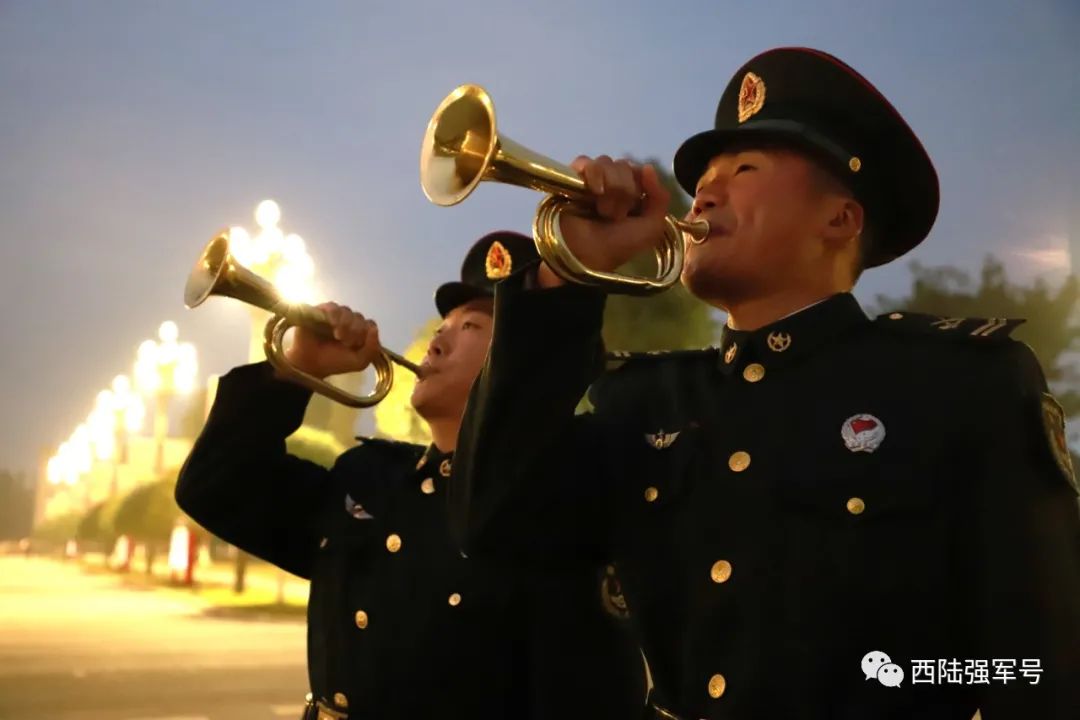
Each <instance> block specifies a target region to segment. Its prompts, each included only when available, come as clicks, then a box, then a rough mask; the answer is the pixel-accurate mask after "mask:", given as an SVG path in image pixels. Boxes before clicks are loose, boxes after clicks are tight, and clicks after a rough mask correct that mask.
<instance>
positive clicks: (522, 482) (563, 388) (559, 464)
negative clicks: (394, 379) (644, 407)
mask: <svg viewBox="0 0 1080 720" xmlns="http://www.w3.org/2000/svg"><path fill="white" fill-rule="evenodd" d="M530 269H531V268H529V269H526V270H525V271H522V272H519V273H517V274H515V275H512V276H511V277H509V278H507V279H506V280H504V281H503V282H501V283H499V285H498V286H497V289H496V297H495V320H494V331H493V337H492V345H491V351H490V353H489V355H488V359H487V363H486V364H485V367H484V369H483V370H482V372H481V374H480V376H479V378H478V379H477V382H476V384H475V385H474V386H473V388H472V393H471V395H470V399H469V402H468V405H467V408H466V411H465V416H464V419H463V423H462V427H461V434H460V436H459V439H458V445H457V450H456V451H455V453H454V472H453V479H452V482H451V487H450V492H449V503H450V517H451V528H452V531H453V532H454V535H455V538H456V540H457V541H458V543H459V544H460V546H461V548H462V551H463V552H464V553H465V554H466V555H468V556H469V557H478V558H485V559H487V560H489V561H496V562H499V561H502V562H506V563H509V564H512V565H515V566H520V565H521V564H522V563H525V564H527V565H528V566H530V567H534V568H539V567H543V566H544V565H546V564H548V563H554V564H555V565H557V566H559V567H565V565H566V564H567V563H572V564H583V563H588V564H590V565H591V564H595V563H596V562H597V558H598V557H599V553H601V552H603V548H602V546H603V544H604V543H605V539H606V535H607V534H606V531H605V524H606V516H607V513H605V512H603V510H602V503H603V495H604V487H605V486H606V480H605V475H604V468H603V462H602V460H603V453H602V452H601V451H600V445H599V438H598V434H599V421H598V419H597V416H596V415H594V414H583V415H575V408H576V407H577V405H578V403H579V401H580V400H581V399H582V397H583V395H584V393H585V391H586V389H587V388H588V386H589V384H590V382H591V381H592V380H593V379H594V378H595V377H596V376H597V375H598V374H599V373H600V371H601V370H602V368H603V356H604V354H603V344H602V341H601V338H600V329H601V324H602V320H603V310H604V296H603V295H602V294H601V293H598V292H596V291H594V290H591V289H587V288H582V287H577V286H570V285H566V286H562V287H559V288H552V289H536V290H533V289H525V287H524V285H525V282H526V278H527V277H528V273H529V270H530Z"/></svg>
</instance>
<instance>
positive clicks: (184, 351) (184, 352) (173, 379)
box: [132, 321, 198, 474]
mask: <svg viewBox="0 0 1080 720" xmlns="http://www.w3.org/2000/svg"><path fill="white" fill-rule="evenodd" d="M179 335H180V331H179V329H178V328H177V327H176V323H174V322H172V321H166V322H163V323H161V326H160V327H159V328H158V341H157V342H155V341H154V340H145V341H144V342H143V343H142V344H141V345H139V350H138V354H137V355H136V359H135V385H136V387H138V389H139V391H140V392H142V393H144V394H146V395H152V396H153V397H154V439H155V443H156V450H155V456H154V472H155V473H156V474H161V472H162V471H163V470H164V466H165V435H166V433H167V430H168V417H167V415H166V410H167V409H168V400H169V398H170V397H172V396H173V395H186V394H187V393H190V392H191V391H192V390H194V389H195V374H196V372H197V371H198V363H197V361H196V357H195V346H194V345H192V344H191V343H189V342H183V343H178V342H177V338H178V337H179ZM132 413H133V414H132V417H133V418H134V417H135V416H137V415H138V412H137V411H132Z"/></svg>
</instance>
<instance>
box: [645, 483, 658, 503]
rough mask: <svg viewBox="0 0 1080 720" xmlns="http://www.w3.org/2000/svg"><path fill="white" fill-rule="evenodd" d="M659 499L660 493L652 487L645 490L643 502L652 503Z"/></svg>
mask: <svg viewBox="0 0 1080 720" xmlns="http://www.w3.org/2000/svg"><path fill="white" fill-rule="evenodd" d="M658 497H660V491H659V490H657V489H656V488H654V487H647V488H645V502H653V501H654V500H656V498H658Z"/></svg>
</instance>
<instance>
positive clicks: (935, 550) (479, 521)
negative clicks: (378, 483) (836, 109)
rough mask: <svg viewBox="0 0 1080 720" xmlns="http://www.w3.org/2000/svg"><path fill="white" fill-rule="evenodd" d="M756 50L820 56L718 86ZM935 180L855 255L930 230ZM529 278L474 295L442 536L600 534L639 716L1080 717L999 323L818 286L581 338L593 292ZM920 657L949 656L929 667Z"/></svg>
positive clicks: (481, 548) (556, 549)
mask: <svg viewBox="0 0 1080 720" xmlns="http://www.w3.org/2000/svg"><path fill="white" fill-rule="evenodd" d="M781 61H782V62H783V63H796V64H798V63H804V62H810V63H812V64H813V63H818V64H820V63H827V64H829V72H834V73H835V72H836V70H837V68H836V67H835V66H833V65H832V62H833V61H832V60H831V59H829V58H828V57H827V56H823V55H821V54H814V55H812V56H811V55H808V54H806V55H804V54H801V53H797V52H796V53H792V52H790V51H787V54H786V55H784V54H783V53H781V57H780V58H777V57H770V58H768V62H763V63H760V66H761V67H759V66H751V67H750V68H749V69H747V68H744V70H743V71H742V72H741V73H740V76H737V78H736V81H735V84H734V88H733V89H732V88H729V92H735V93H736V96H737V97H741V100H738V101H737V104H738V105H740V106H742V105H747V106H748V107H749V108H750V109H752V108H753V106H754V105H755V104H757V103H756V102H755V99H756V98H755V91H753V90H751V91H749V92H746V91H745V89H744V88H742V87H740V84H739V80H738V78H739V77H745V74H746V73H753V74H754V77H756V78H757V79H758V81H761V82H763V83H764V82H768V80H769V78H770V77H772V75H773V74H776V73H779V72H780V71H781V70H782V67H781V66H780V65H774V64H773V63H778V62H781ZM770 67H772V71H773V72H771V73H770V71H769V70H768V68H770ZM800 67H801V66H800ZM841 69H842V70H843V72H842V73H841V75H846V74H847V73H849V72H851V73H853V71H850V69H844V68H841ZM754 70H757V72H754ZM800 72H803V73H804V74H805V75H807V76H808V77H812V76H814V75H815V72H816V71H815V70H814V69H813V67H811V68H810V70H807V69H806V68H802V67H801V69H800ZM796 74H798V73H796ZM804 79H805V78H804ZM859 80H860V83H861V82H864V81H862V80H861V78H859ZM829 82H831V81H828V82H825V84H824V86H821V85H819V90H821V91H822V92H825V91H827V90H828V89H835V88H832V87H831V86H830V85H829ZM745 84H746V83H745V82H744V83H743V85H745ZM796 85H798V86H799V87H801V86H802V85H801V84H800V83H797V84H796ZM777 86H778V88H779V87H782V83H779V82H778V83H777ZM859 88H861V85H860V86H859V87H857V88H856V89H854V90H852V91H851V92H854V93H860V92H862V93H869V90H865V89H859ZM760 92H761V93H764V90H763V89H761V90H760ZM772 97H773V99H774V101H775V102H777V103H778V104H779V105H780V106H781V107H782V108H783V107H786V111H785V112H791V113H794V110H793V106H792V105H791V104H787V105H785V103H784V100H785V99H786V98H785V97H784V95H783V93H782V92H774V93H773V95H772ZM727 101H728V98H727V95H725V100H723V101H722V102H721V105H722V106H723V105H724V103H725V102H727ZM865 101H866V102H874V103H876V102H878V99H877V97H871V98H869V99H866V100H865ZM732 102H736V101H732ZM766 103H767V101H766ZM796 105H797V104H796ZM855 105H856V107H854V108H853V112H854V113H855V114H856V115H858V114H859V113H858V111H859V109H860V108H859V107H858V102H857V101H855ZM732 108H734V105H732ZM760 110H761V108H760V107H759V108H758V110H757V111H760ZM757 111H755V112H757ZM742 114H743V113H740V115H742ZM752 116H753V113H750V115H748V116H747V118H749V117H752ZM904 127H905V128H906V126H904ZM894 129H895V128H894ZM810 135H812V133H811V134H810ZM806 136H807V135H804V136H802V137H803V139H805V137H806ZM849 139H850V138H849ZM714 140H715V138H714ZM894 140H896V138H894V137H893V136H892V135H890V133H888V132H886V133H885V134H884V136H883V139H882V142H884V141H894ZM800 142H801V141H800ZM897 142H898V144H900V145H904V142H903V138H900V139H899V140H898V141H897ZM837 146H838V147H839V144H837ZM908 149H910V143H909V144H908ZM889 152H892V150H890V151H889ZM836 154H837V157H843V152H840V151H837V153H836ZM865 157H867V158H873V157H881V155H880V153H875V152H874V149H873V148H868V149H867V151H866V152H865ZM905 162H906V161H905ZM855 165H857V164H856V163H850V166H851V167H855ZM863 167H865V166H863ZM860 169H861V168H860ZM684 170H685V168H684ZM852 172H854V170H852ZM691 174H692V172H691ZM684 175H685V173H684ZM924 175H925V173H924ZM901 180H902V179H901ZM694 181H695V182H696V177H695V179H694ZM898 182H899V181H898ZM877 189H878V190H880V188H877ZM915 194H916V195H918V191H916V193H915ZM932 195H933V197H930V196H927V202H923V203H919V202H915V201H912V200H911V198H910V197H908V198H907V199H906V200H905V202H908V203H913V204H912V205H911V207H915V208H916V209H918V210H919V212H918V215H917V216H916V217H910V218H907V219H906V220H905V221H904V222H903V223H901V226H902V228H901V229H902V230H903V231H902V232H899V233H897V234H889V233H888V232H887V231H888V228H887V227H885V228H883V230H885V232H884V233H883V234H882V235H881V237H880V238H879V241H880V243H881V244H879V245H878V246H877V247H876V248H875V250H874V252H875V255H874V256H873V257H871V258H870V264H874V263H878V264H880V262H885V261H887V260H888V259H889V258H890V257H894V256H896V255H898V254H900V253H902V252H903V251H904V250H905V249H906V248H905V245H906V246H907V247H910V246H911V244H913V243H912V238H914V237H915V236H917V235H918V233H919V232H921V231H920V230H919V229H918V228H919V227H923V228H928V221H927V214H928V213H929V214H932V212H931V209H932V210H933V211H936V188H935V192H934V193H932ZM883 217H889V215H888V213H885V214H884V215H883ZM916 241H917V240H916ZM530 277H531V273H530V271H528V270H526V271H524V272H522V273H520V274H518V275H515V276H514V277H511V278H510V279H509V280H507V281H506V282H504V283H503V284H501V285H500V287H499V290H498V292H497V298H496V314H495V318H496V326H495V333H494V340H493V345H492V351H491V354H490V356H489V361H488V366H487V367H486V368H485V371H484V372H483V373H482V375H481V378H480V381H479V382H478V384H477V386H476V387H475V388H474V393H473V396H472V398H471V399H470V404H469V410H468V412H467V415H466V421H465V424H464V426H463V428H462V434H461V438H460V441H459V445H458V458H457V462H456V464H455V468H454V477H453V481H452V485H451V489H450V492H451V503H452V507H453V508H454V510H453V516H454V527H455V532H456V534H457V535H458V536H459V537H460V538H461V540H462V543H463V545H464V547H465V549H466V551H467V552H468V553H469V554H470V556H471V557H477V558H479V557H484V558H490V559H491V560H492V561H493V562H502V563H503V565H504V566H505V567H508V568H509V567H514V566H515V565H518V566H520V565H537V566H543V567H561V568H563V569H565V570H566V571H567V572H574V571H575V570H574V568H580V567H582V566H588V565H589V564H591V563H597V562H602V561H603V560H604V559H605V558H608V557H613V558H614V560H615V566H616V567H617V570H618V573H619V577H620V580H621V582H622V588H623V590H624V592H625V598H626V602H627V606H628V608H629V611H630V613H631V617H632V620H633V622H634V624H635V626H636V628H637V630H638V632H639V635H640V639H641V643H642V646H643V649H644V653H645V655H646V658H647V660H648V663H649V667H650V669H651V674H652V678H653V680H654V682H655V688H654V690H653V692H652V695H651V698H650V701H651V705H652V707H653V712H654V713H655V716H656V717H658V718H684V719H685V720H690V719H691V718H712V719H716V720H719V719H721V718H723V719H727V720H742V719H748V718H791V719H794V718H806V719H808V720H810V719H813V720H849V719H850V720H855V719H856V718H858V719H860V720H861V719H863V718H875V719H899V718H920V719H931V720H936V719H944V718H949V719H955V720H969V718H971V717H972V715H973V713H974V712H975V710H976V709H977V708H981V710H982V713H983V718H984V720H999V719H1000V718H1017V719H1019V718H1036V717H1037V718H1063V719H1064V718H1076V717H1077V716H1078V713H1080V513H1078V504H1077V487H1076V482H1075V479H1074V474H1073V470H1072V467H1071V463H1070V460H1069V453H1068V448H1067V447H1066V445H1065V439H1064V438H1065V436H1064V428H1063V420H1062V414H1061V412H1060V407H1059V406H1057V405H1056V403H1055V402H1054V400H1053V398H1052V397H1050V395H1049V394H1048V393H1047V388H1046V383H1045V380H1044V378H1043V375H1042V372H1041V370H1040V368H1039V366H1038V363H1037V361H1036V360H1035V358H1034V356H1033V355H1032V353H1031V352H1030V350H1029V349H1028V348H1027V347H1026V346H1024V345H1023V344H1021V343H1018V342H1016V341H1014V340H1012V339H1010V338H1009V337H1008V336H1009V333H1010V332H1011V330H1012V328H1013V327H1015V325H1016V324H1018V321H1015V320H1009V319H1002V318H986V319H975V318H938V317H929V316H920V315H911V314H907V313H903V312H897V313H890V314H887V315H884V316H882V317H880V318H878V319H876V320H871V319H870V318H868V317H867V316H866V315H865V314H864V313H863V311H862V310H861V308H860V307H859V305H858V303H857V302H856V301H855V299H854V298H853V297H852V296H851V295H850V294H846V293H841V294H837V295H834V296H832V297H829V298H827V299H825V300H823V301H822V302H820V303H818V304H815V305H813V306H811V307H808V308H805V309H803V310H802V311H800V312H798V313H795V314H794V315H791V316H789V317H786V318H783V319H781V320H779V321H777V322H774V323H772V324H770V325H768V326H766V327H763V328H760V329H758V330H755V331H753V332H747V331H738V330H732V329H730V328H727V329H725V331H724V333H723V336H722V342H721V344H720V346H719V347H717V348H713V349H709V350H703V351H690V352H678V353H668V354H654V355H648V354H645V355H626V354H624V355H623V356H622V357H618V356H612V355H610V354H609V355H607V357H606V358H605V353H604V349H603V347H602V343H601V338H600V329H601V322H602V315H603V306H604V298H603V296H602V295H601V294H599V293H598V292H596V291H594V290H591V289H587V288H583V287H575V286H566V287H560V288H556V289H551V290H535V289H531V288H530V287H529V282H530ZM554 319H557V323H558V331H557V332H556V333H548V332H542V331H538V329H539V328H543V327H545V326H551V325H552V323H553V320H554ZM605 360H606V361H607V362H605ZM612 360H614V362H611V361H612ZM605 364H606V365H608V366H609V367H607V368H605ZM616 366H617V367H616ZM590 386H591V389H590V390H589V398H590V400H591V402H590V404H589V405H590V407H591V412H588V413H584V414H577V415H575V408H576V407H577V406H578V403H579V399H580V397H581V396H582V393H583V392H585V391H586V388H590ZM508 480H509V481H508ZM541 539H542V541H541ZM880 653H885V654H886V655H888V657H889V659H890V660H891V662H890V663H887V664H880V663H878V664H875V663H877V662H878V660H877V658H878V654H880ZM1008 660H1011V661H1012V666H1011V667H1012V671H1011V675H1012V679H1011V680H1002V679H998V678H997V677H996V675H995V673H997V672H999V670H998V666H999V663H997V662H996V661H1008ZM867 662H869V663H870V666H867V665H866V663H867ZM927 662H932V667H933V668H934V670H935V673H936V672H937V670H938V669H939V668H945V669H948V670H953V669H955V668H956V667H960V668H961V670H960V675H959V676H957V675H955V674H954V673H952V672H950V673H947V674H942V675H941V682H937V681H934V682H927V679H928V677H927V675H926V674H924V673H917V671H916V668H922V669H925V668H927V667H929V665H927ZM951 662H955V663H958V664H959V665H958V666H957V665H953V664H951ZM942 663H944V665H942ZM982 663H985V664H986V666H987V667H988V668H989V676H988V677H987V678H985V682H984V681H983V680H984V678H982V677H981V676H980V675H979V673H978V671H973V672H971V673H970V674H969V673H968V672H967V669H968V668H977V667H979V666H980V665H981V664H982ZM886 665H887V666H886ZM1004 665H1005V667H1006V670H1003V671H1000V673H1001V675H1002V677H1005V676H1007V675H1008V674H1009V673H1008V670H1007V668H1008V667H1009V664H1008V663H1007V662H1006V663H1004ZM900 674H902V677H900ZM897 678H899V686H894V685H896V679H897ZM958 678H959V680H958ZM957 680H958V681H957ZM965 681H966V682H965Z"/></svg>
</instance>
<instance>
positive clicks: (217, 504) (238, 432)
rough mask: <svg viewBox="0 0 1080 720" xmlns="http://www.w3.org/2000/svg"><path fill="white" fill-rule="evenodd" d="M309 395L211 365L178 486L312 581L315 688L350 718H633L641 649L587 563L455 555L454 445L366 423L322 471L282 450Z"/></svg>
mask: <svg viewBox="0 0 1080 720" xmlns="http://www.w3.org/2000/svg"><path fill="white" fill-rule="evenodd" d="M309 398H310V393H309V392H308V391H306V390H303V389H301V388H299V387H297V386H294V385H292V384H290V383H286V382H281V381H278V380H275V379H274V378H273V374H272V370H271V368H270V367H269V365H267V364H265V363H261V364H257V365H249V366H244V367H241V368H237V369H235V370H233V371H231V372H230V373H228V374H227V375H225V376H224V377H222V378H221V381H220V385H219V388H218V392H217V397H216V399H215V401H214V406H213V409H212V411H211V413H210V416H209V418H208V420H207V423H206V427H205V429H204V430H203V432H202V435H201V436H200V437H199V439H198V441H197V442H196V444H195V447H194V449H193V450H192V452H191V455H190V457H189V458H188V460H187V463H186V464H185V466H184V468H183V471H182V472H181V474H180V479H179V483H178V485H177V489H176V497H177V501H178V502H179V504H180V506H181V507H182V508H183V509H184V511H185V512H187V513H188V514H189V515H191V517H193V518H194V519H195V520H196V521H198V522H199V523H200V524H201V525H202V526H203V527H205V528H207V529H208V530H210V531H211V532H213V533H214V534H215V535H217V536H219V537H221V538H222V539H224V540H227V541H228V542H230V543H233V544H234V545H236V546H238V547H240V548H242V549H244V550H246V551H248V552H250V553H252V554H253V555H256V556H258V557H261V558H264V559H266V560H268V561H270V562H272V563H274V564H275V565H277V566H279V567H281V568H283V569H285V570H287V571H289V572H291V573H293V574H295V575H299V576H300V577H304V578H309V579H310V580H311V591H310V599H309V603H308V673H309V679H310V684H311V689H312V693H313V694H314V696H315V697H316V698H317V699H321V700H322V702H323V703H325V704H326V705H327V706H328V707H330V708H331V709H336V710H337V711H342V712H345V713H347V715H348V717H349V718H354V719H356V720H367V719H368V718H371V719H372V720H406V719H407V720H424V719H426V718H440V719H443V718H446V719H451V720H453V719H457V718H461V719H462V720H464V719H466V718H468V719H471V720H478V719H487V718H490V719H496V718H497V719H499V720H502V719H503V718H545V719H546V718H563V717H569V716H573V715H567V712H568V711H567V708H570V707H578V708H581V712H582V713H583V714H581V715H580V716H581V717H613V718H627V717H640V713H641V707H642V706H643V702H644V695H645V690H644V681H643V679H642V676H643V672H642V668H643V665H642V661H641V655H640V653H639V652H638V650H637V648H636V645H631V644H630V643H629V641H628V639H627V638H628V634H627V633H625V632H623V631H622V629H621V628H620V627H617V621H616V620H615V618H614V617H612V616H611V615H609V614H606V613H605V612H604V610H603V609H602V602H601V588H600V578H599V576H598V575H597V574H596V572H594V571H593V569H591V568H590V569H587V570H583V571H582V572H579V573H576V574H571V575H566V576H563V575H560V576H559V577H557V578H553V579H548V578H546V577H543V576H540V575H538V574H526V573H519V574H515V575H513V576H509V575H506V576H504V575H497V574H495V573H493V572H490V571H489V569H488V568H487V567H486V566H485V565H484V564H483V561H478V560H473V559H466V558H465V557H464V556H463V555H462V554H461V553H460V552H459V550H458V549H457V546H456V545H454V544H453V543H451V540H450V536H449V531H448V526H447V507H446V489H447V485H448V478H449V475H450V467H451V458H450V457H449V456H447V455H441V454H439V453H438V452H437V451H436V450H435V449H434V448H429V449H428V450H426V451H425V449H424V448H422V447H419V446H416V445H409V444H404V443H396V442H390V441H383V440H367V441H363V442H362V443H361V444H360V445H358V446H356V447H354V448H352V449H350V450H348V451H347V452H345V453H343V454H342V455H341V456H340V457H339V458H338V460H337V462H336V464H335V465H334V467H333V469H331V470H327V469H325V468H323V467H321V466H318V465H316V464H314V463H311V462H308V461H305V460H301V459H298V458H296V457H293V456H291V455H288V454H287V453H286V449H285V438H286V437H287V436H289V435H290V434H292V433H293V432H294V431H295V430H296V429H297V428H298V427H299V426H300V424H301V421H302V419H303V415H304V410H305V407H306V405H307V402H308V400H309ZM553 583H554V584H553ZM575 712H576V711H575Z"/></svg>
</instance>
